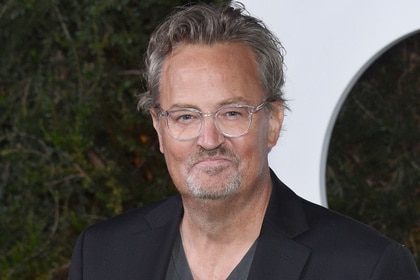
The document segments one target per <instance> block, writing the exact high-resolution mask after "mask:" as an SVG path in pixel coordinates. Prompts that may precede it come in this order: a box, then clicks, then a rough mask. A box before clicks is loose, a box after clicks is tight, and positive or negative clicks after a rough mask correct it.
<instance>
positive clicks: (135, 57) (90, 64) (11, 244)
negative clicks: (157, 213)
mask: <svg viewBox="0 0 420 280" xmlns="http://www.w3.org/2000/svg"><path fill="white" fill-rule="evenodd" d="M186 2H187V1H185V0H184V1H182V0H179V1H169V0H159V1H156V0H153V1H151V0H149V1H144V0H142V1H133V0H131V1H130V0H103V1H82V2H80V1H50V0H37V1H35V0H22V1H7V2H6V3H5V4H4V5H2V7H1V9H0V29H1V32H0V40H1V42H2V43H1V48H0V57H1V62H0V111H1V112H2V113H1V115H0V147H1V148H0V149H1V151H0V177H1V183H0V232H1V233H2V234H1V235H0V244H1V245H0V267H1V269H0V278H1V279H51V278H59V277H60V275H66V269H67V267H68V264H69V259H70V256H71V252H72V247H73V245H74V242H75V240H76V238H77V236H78V235H79V234H80V232H81V231H82V229H84V228H85V227H86V226H88V225H90V224H92V223H95V222H98V221H100V220H104V219H106V218H108V217H110V216H113V215H116V214H118V213H121V212H123V211H126V210H128V209H132V208H135V207H139V206H141V205H143V204H145V203H148V202H150V201H152V200H157V199H159V198H162V197H165V196H167V195H169V194H171V193H173V191H174V190H173V187H172V185H171V183H170V180H169V177H168V175H167V171H166V167H165V164H164V161H163V157H162V156H161V154H160V152H159V150H158V143H157V138H156V136H155V132H154V130H153V128H152V125H151V120H150V119H149V117H148V116H145V115H142V114H140V113H139V112H137V110H136V96H135V95H136V94H137V93H139V92H141V91H142V90H143V84H142V80H141V79H140V71H139V69H141V67H142V65H141V63H142V59H143V53H144V51H145V47H146V43H147V41H148V37H149V35H150V33H151V32H152V30H153V29H154V28H155V26H156V25H157V24H158V22H159V21H160V20H161V19H162V18H163V17H164V16H166V15H167V14H168V13H169V11H170V10H171V9H172V8H173V6H176V5H180V4H183V3H186ZM63 278H66V277H65V276H64V277H63Z"/></svg>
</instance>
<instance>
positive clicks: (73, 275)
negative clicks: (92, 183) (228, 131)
mask: <svg viewBox="0 0 420 280" xmlns="http://www.w3.org/2000/svg"><path fill="white" fill-rule="evenodd" d="M272 180H273V192H272V196H271V199H270V203H269V206H268V209H267V213H266V215H265V218H264V222H263V225H262V229H261V234H260V236H259V239H258V245H257V249H256V251H255V255H254V260H253V263H252V265H251V270H250V274H249V277H248V279H249V280H270V279H284V280H295V279H305V280H315V279H320V280H329V279H334V280H345V279H349V280H357V279H378V280H379V279H381V280H386V279H389V280H398V279H401V280H416V279H420V276H419V273H418V270H417V268H416V265H415V263H414V260H413V257H412V255H411V254H410V253H409V251H408V250H407V249H405V248H404V247H403V246H401V245H399V244H397V243H396V242H394V241H392V240H390V239H388V238H386V237H384V236H383V235H381V234H380V233H378V232H377V231H375V230H374V229H372V228H370V227H368V226H366V225H364V224H361V223H359V222H357V221H354V220H352V219H349V218H347V217H344V216H342V215H340V214H337V213H335V212H333V211H330V210H328V209H326V208H324V207H322V206H319V205H316V204H313V203H311V202H308V201H306V200H304V199H302V198H300V197H298V196H297V195H296V194H295V193H293V192H292V191H291V190H290V189H289V188H287V187H286V186H285V185H284V184H283V183H282V182H280V180H279V179H278V178H277V177H276V176H275V175H274V173H272ZM182 214H183V207H182V201H181V198H180V196H176V197H172V198H169V199H167V200H164V201H162V202H158V203H155V204H153V205H150V206H146V207H144V208H140V209H137V210H134V211H131V212H128V213H125V214H122V215H120V216H118V217H115V218H112V219H110V220H108V221H106V222H102V223H99V224H96V225H94V226H92V227H90V228H89V229H87V230H86V231H84V232H83V233H82V234H81V235H80V237H79V239H78V241H77V243H76V246H75V249H74V252H73V257H72V261H71V266H70V274H69V279H70V280H79V279H85V280H94V279H98V280H99V279H100V280H106V279H118V280H130V279H145V280H155V279H156V280H158V279H159V280H160V279H164V278H165V274H166V270H167V267H168V263H169V259H170V256H171V253H172V247H173V244H174V241H175V238H176V236H177V233H178V230H179V223H180V221H181V218H182Z"/></svg>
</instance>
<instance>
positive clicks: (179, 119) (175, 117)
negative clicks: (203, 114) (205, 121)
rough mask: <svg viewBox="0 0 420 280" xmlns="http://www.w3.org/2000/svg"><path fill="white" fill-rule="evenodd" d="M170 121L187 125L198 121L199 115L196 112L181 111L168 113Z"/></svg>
mask: <svg viewBox="0 0 420 280" xmlns="http://www.w3.org/2000/svg"><path fill="white" fill-rule="evenodd" d="M169 115H170V118H171V121H172V122H174V123H179V124H188V123H192V122H195V121H197V120H200V115H199V114H198V113H196V112H192V111H188V110H182V111H174V112H170V113H169Z"/></svg>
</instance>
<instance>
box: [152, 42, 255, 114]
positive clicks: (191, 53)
mask: <svg viewBox="0 0 420 280" xmlns="http://www.w3.org/2000/svg"><path fill="white" fill-rule="evenodd" d="M257 69H258V68H257V63H256V60H255V56H254V53H253V52H252V50H251V48H250V47H248V46H247V45H245V44H242V43H223V44H222V43H221V44H215V45H211V46H207V45H198V44H192V45H188V44H187V45H181V46H179V47H177V48H176V49H175V50H174V51H173V52H172V53H171V54H170V55H169V56H168V57H167V58H166V60H165V62H164V65H163V69H162V75H161V80H160V103H161V104H162V106H177V105H178V104H191V105H194V107H199V106H206V105H207V106H218V105H220V104H223V103H228V102H229V101H228V100H243V101H244V102H250V103H251V102H252V103H254V102H258V101H261V100H262V95H263V94H262V87H261V84H260V80H259V77H258V71H257ZM166 108H167V107H166Z"/></svg>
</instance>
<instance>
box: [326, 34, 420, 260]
mask: <svg viewBox="0 0 420 280" xmlns="http://www.w3.org/2000/svg"><path fill="white" fill-rule="evenodd" d="M419 92H420V33H416V34H414V35H413V36H411V37H409V38H407V39H405V40H403V41H402V42H400V43H398V44H397V45H396V46H394V47H392V48H391V49H390V50H388V51H387V52H386V53H385V54H383V55H382V56H381V57H380V58H379V59H377V61H375V62H374V63H373V64H372V65H371V66H370V67H369V68H368V69H367V70H366V72H365V73H364V74H363V75H362V76H361V78H360V79H359V80H358V82H357V83H356V84H355V86H354V88H353V89H352V91H351V92H350V94H349V96H348V98H347V100H346V102H345V104H344V106H343V108H342V110H341V112H340V114H339V117H338V120H337V122H336V124H335V127H334V130H333V134H332V137H331V144H330V147H329V154H328V172H327V189H328V192H327V194H328V203H329V206H330V208H332V209H335V210H337V211H339V212H341V213H344V214H346V215H348V216H351V217H354V218H355V219H357V220H360V221H363V222H364V223H366V224H369V225H371V226H372V227H375V228H376V229H378V230H379V231H381V232H382V233H384V234H385V235H387V236H389V237H392V238H393V239H395V240H397V241H398V242H400V243H402V244H405V245H406V246H407V247H408V248H409V249H410V250H411V251H412V252H413V253H414V255H415V257H416V259H417V263H418V264H419V265H420V256H419V250H420V188H419V182H420V167H419V162H418V159H419V158H420V146H419V143H418V140H419V127H420V112H419V106H418V105H419V100H418V98H419Z"/></svg>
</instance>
